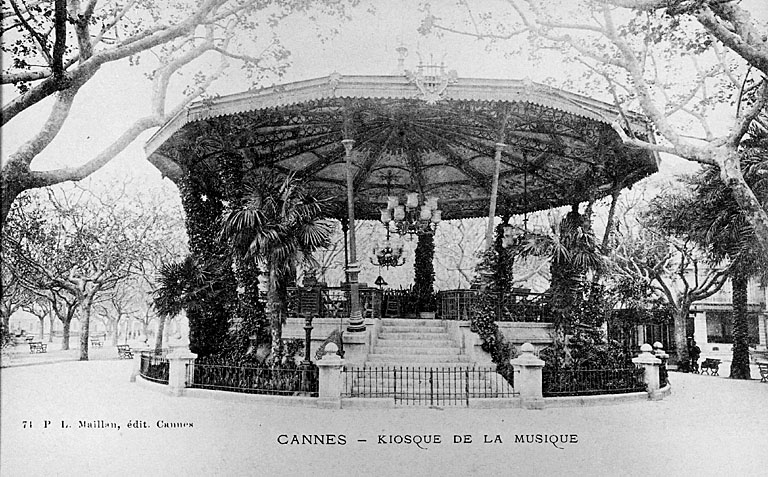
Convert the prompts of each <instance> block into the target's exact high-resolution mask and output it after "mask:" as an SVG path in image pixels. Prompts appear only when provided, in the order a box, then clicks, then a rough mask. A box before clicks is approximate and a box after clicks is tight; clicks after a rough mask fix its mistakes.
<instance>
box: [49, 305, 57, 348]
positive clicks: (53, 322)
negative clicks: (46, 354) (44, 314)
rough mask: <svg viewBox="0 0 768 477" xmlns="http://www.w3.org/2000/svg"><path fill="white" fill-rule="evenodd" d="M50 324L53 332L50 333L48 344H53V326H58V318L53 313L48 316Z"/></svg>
mask: <svg viewBox="0 0 768 477" xmlns="http://www.w3.org/2000/svg"><path fill="white" fill-rule="evenodd" d="M48 324H49V325H51V332H50V333H48V342H49V343H53V326H54V325H55V324H56V316H55V315H54V313H53V312H50V313H49V314H48Z"/></svg>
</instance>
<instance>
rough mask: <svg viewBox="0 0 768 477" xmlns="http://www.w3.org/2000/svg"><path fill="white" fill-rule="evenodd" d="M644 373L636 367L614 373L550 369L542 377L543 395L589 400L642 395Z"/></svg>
mask: <svg viewBox="0 0 768 477" xmlns="http://www.w3.org/2000/svg"><path fill="white" fill-rule="evenodd" d="M643 373H644V370H643V369H642V368H639V367H629V368H617V369H551V368H547V367H545V368H544V370H543V373H542V394H543V395H544V397H554V396H588V395H594V394H622V393H633V392H640V391H645V390H646V387H645V382H644V381H643Z"/></svg>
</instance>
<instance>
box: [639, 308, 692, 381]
mask: <svg viewBox="0 0 768 477" xmlns="http://www.w3.org/2000/svg"><path fill="white" fill-rule="evenodd" d="M690 309H691V303H690V301H688V300H680V307H679V308H678V309H677V311H676V312H675V346H676V347H677V369H678V370H679V371H682V372H684V373H687V372H689V371H690V370H691V369H690V368H691V357H690V355H689V354H688V314H689V313H690ZM648 344H652V343H648Z"/></svg>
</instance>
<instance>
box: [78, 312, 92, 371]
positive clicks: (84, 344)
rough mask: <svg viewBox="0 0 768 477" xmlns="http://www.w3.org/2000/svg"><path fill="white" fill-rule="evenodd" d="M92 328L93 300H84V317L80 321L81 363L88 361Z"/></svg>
mask: <svg viewBox="0 0 768 477" xmlns="http://www.w3.org/2000/svg"><path fill="white" fill-rule="evenodd" d="M90 327H91V298H90V297H89V298H86V299H85V300H83V316H82V320H81V321H80V361H88V337H89V333H90Z"/></svg>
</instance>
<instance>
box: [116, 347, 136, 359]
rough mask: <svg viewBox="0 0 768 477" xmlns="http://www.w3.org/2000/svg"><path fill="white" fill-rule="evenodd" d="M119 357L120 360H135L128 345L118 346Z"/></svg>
mask: <svg viewBox="0 0 768 477" xmlns="http://www.w3.org/2000/svg"><path fill="white" fill-rule="evenodd" d="M117 356H118V357H120V359H133V351H131V347H130V346H128V345H117Z"/></svg>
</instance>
